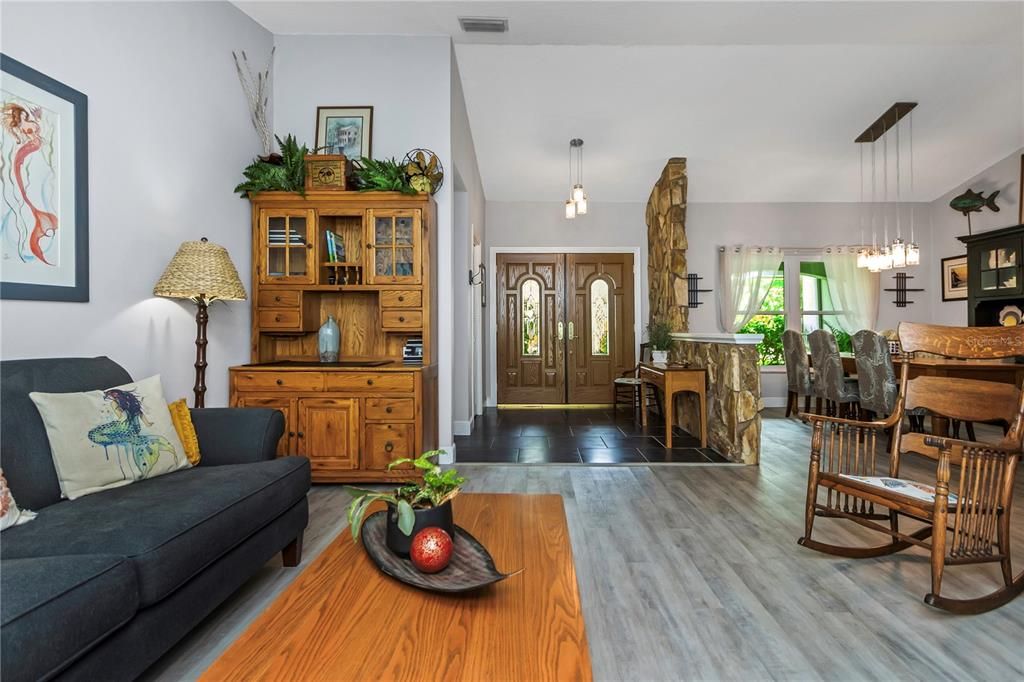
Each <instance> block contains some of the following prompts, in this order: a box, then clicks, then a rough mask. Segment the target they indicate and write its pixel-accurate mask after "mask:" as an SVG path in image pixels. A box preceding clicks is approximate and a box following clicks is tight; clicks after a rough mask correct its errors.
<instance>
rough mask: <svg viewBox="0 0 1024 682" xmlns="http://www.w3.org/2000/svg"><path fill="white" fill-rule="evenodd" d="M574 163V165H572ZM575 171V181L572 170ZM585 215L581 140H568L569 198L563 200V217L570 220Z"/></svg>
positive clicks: (585, 200)
mask: <svg viewBox="0 0 1024 682" xmlns="http://www.w3.org/2000/svg"><path fill="white" fill-rule="evenodd" d="M574 162H575V163H574ZM574 169H575V179H574V177H573V170H574ZM586 214H587V193H586V190H584V189H583V140H581V139H580V138H578V137H574V138H573V139H571V140H569V198H568V199H566V200H565V217H566V218H567V219H569V220H572V219H573V218H575V217H576V216H580V215H586Z"/></svg>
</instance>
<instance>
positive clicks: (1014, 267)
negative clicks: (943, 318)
mask: <svg viewBox="0 0 1024 682" xmlns="http://www.w3.org/2000/svg"><path fill="white" fill-rule="evenodd" d="M958 239H959V240H960V241H962V242H963V243H964V244H966V245H967V324H969V325H970V326H972V327H993V326H996V325H998V324H999V314H1000V313H1001V312H1002V311H1003V310H1004V309H1006V308H1007V307H1012V306H1016V307H1018V308H1021V309H1024V225H1016V226H1012V227H1004V228H1002V229H1000V230H989V231H988V232H981V233H978V234H973V235H970V236H964V237H958Z"/></svg>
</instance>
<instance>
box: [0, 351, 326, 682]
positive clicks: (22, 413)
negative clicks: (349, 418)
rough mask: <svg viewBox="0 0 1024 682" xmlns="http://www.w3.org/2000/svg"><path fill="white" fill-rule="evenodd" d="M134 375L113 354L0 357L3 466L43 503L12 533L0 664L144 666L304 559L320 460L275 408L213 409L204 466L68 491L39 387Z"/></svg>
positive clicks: (66, 388) (8, 534) (22, 499)
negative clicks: (239, 592)
mask: <svg viewBox="0 0 1024 682" xmlns="http://www.w3.org/2000/svg"><path fill="white" fill-rule="evenodd" d="M129 381H131V377H130V376H129V375H128V373H127V372H126V371H125V370H124V369H123V368H121V367H120V366H119V365H117V364H116V363H114V362H113V361H112V360H110V359H109V358H58V359H42V360H8V361H3V362H0V466H2V467H3V470H4V475H5V476H6V478H7V482H8V485H9V486H10V488H11V492H12V493H13V494H14V498H15V500H16V501H17V503H18V506H19V507H21V508H22V509H31V510H33V511H35V512H37V513H38V517H37V518H36V519H35V520H33V521H31V522H30V523H27V524H24V525H21V526H16V527H14V528H9V529H7V530H5V531H4V532H3V533H2V534H0V677H2V678H3V680H4V682H21V681H22V680H42V679H52V678H59V679H77V680H101V679H102V680H121V679H133V678H135V677H137V676H139V675H140V674H141V673H142V672H143V671H144V670H145V669H146V668H148V667H149V666H150V665H152V664H153V663H154V662H155V661H156V660H157V659H158V658H160V656H161V655H163V654H164V653H165V652H166V651H167V650H168V649H170V648H171V646H173V645H174V644H175V643H176V642H177V641H178V640H180V639H181V638H182V637H184V636H185V635H186V634H187V633H188V632H189V631H190V630H191V629H192V628H193V627H195V626H196V625H197V624H198V623H199V622H200V621H201V620H202V619H203V618H205V617H206V616H207V615H208V614H209V613H210V612H211V611H212V610H213V609H214V608H215V607H216V606H217V605H218V604H220V603H221V602H222V601H224V600H225V599H226V598H227V597H228V596H230V595H231V593H232V592H234V591H235V590H236V589H238V588H239V587H240V586H241V585H242V584H243V583H245V582H246V581H247V580H248V579H249V578H250V577H252V576H253V575H254V574H255V573H256V571H258V570H259V569H260V568H261V567H262V566H263V565H264V564H266V562H267V561H269V560H270V559H271V558H273V556H274V555H275V554H276V553H278V552H281V553H282V556H283V560H284V563H285V565H286V566H294V565H297V564H298V563H299V561H300V560H301V552H302V533H303V531H304V529H305V528H306V523H307V521H308V518H309V507H308V504H307V502H306V493H307V492H308V491H309V487H310V470H309V461H308V460H307V459H305V458H303V457H284V458H276V457H275V450H276V448H277V441H278V439H279V438H280V437H281V434H282V432H283V430H284V420H283V418H282V416H281V414H280V413H279V412H277V411H276V410H262V409H245V410H239V409H214V408H208V409H202V410H193V411H192V419H193V423H194V424H195V427H196V431H197V433H198V436H199V449H200V452H201V453H202V460H201V461H200V464H199V466H197V467H195V468H192V469H186V470H184V471H177V472H174V473H171V474H167V475H164V476H160V477H157V478H154V479H149V480H143V481H139V482H136V483H133V484H132V485H128V486H123V487H120V488H114V489H112V490H108V491H104V492H101V493H95V494H93V495H88V496H86V497H82V498H79V499H77V500H74V501H68V500H61V497H60V487H59V484H58V482H57V475H56V471H55V470H54V467H53V461H52V458H51V456H50V447H49V442H48V440H47V436H46V430H45V428H44V426H43V423H42V419H41V418H40V417H39V412H38V411H37V410H36V408H35V404H34V403H32V401H31V400H30V399H29V397H28V393H29V392H30V391H44V392H53V393H61V392H74V391H86V390H95V389H105V388H110V387H111V386H117V385H119V384H124V383H127V382H129Z"/></svg>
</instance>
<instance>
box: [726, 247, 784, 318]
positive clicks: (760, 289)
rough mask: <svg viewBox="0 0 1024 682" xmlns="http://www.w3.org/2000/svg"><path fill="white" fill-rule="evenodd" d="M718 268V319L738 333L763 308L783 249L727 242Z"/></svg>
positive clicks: (777, 269)
mask: <svg viewBox="0 0 1024 682" xmlns="http://www.w3.org/2000/svg"><path fill="white" fill-rule="evenodd" d="M719 255H720V257H721V260H720V263H719V268H718V279H719V288H720V290H721V293H720V295H719V296H718V320H719V323H720V324H721V325H722V329H723V330H724V331H727V332H732V333H735V332H737V331H739V330H740V328H741V327H743V325H745V324H746V323H747V322H750V318H752V317H754V316H755V315H757V314H758V312H760V310H761V304H762V303H764V299H765V296H767V295H768V289H770V288H771V286H772V280H773V279H775V275H776V273H778V271H779V266H780V265H782V249H779V248H776V247H774V246H727V247H725V250H724V251H722V252H721V253H720V254H719Z"/></svg>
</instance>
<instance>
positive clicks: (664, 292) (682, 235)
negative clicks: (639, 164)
mask: <svg viewBox="0 0 1024 682" xmlns="http://www.w3.org/2000/svg"><path fill="white" fill-rule="evenodd" d="M647 280H648V286H649V288H650V307H651V319H653V320H660V321H665V322H668V323H669V325H670V326H671V327H672V330H673V331H677V332H685V331H687V330H688V329H689V319H688V313H689V309H688V308H687V307H686V297H687V286H686V159H684V158H681V157H676V158H671V159H669V160H668V163H667V164H665V169H664V170H662V171H661V177H660V178H658V181H657V182H656V183H655V184H654V189H653V190H651V196H650V199H648V200H647Z"/></svg>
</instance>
